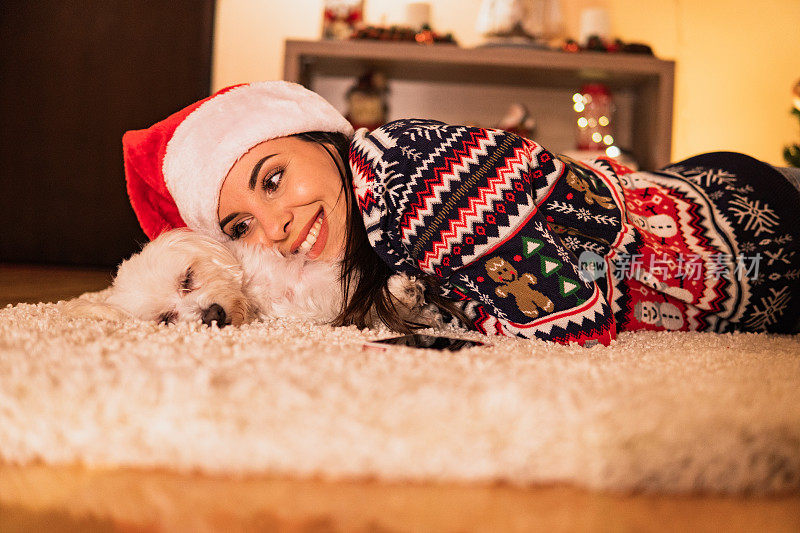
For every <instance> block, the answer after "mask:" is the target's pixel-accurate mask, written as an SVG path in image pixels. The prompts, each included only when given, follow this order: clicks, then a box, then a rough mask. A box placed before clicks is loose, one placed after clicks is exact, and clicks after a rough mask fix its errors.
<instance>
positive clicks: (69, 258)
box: [0, 0, 214, 265]
mask: <svg viewBox="0 0 800 533" xmlns="http://www.w3.org/2000/svg"><path fill="white" fill-rule="evenodd" d="M213 14H214V1H213V0H169V1H164V0H35V1H30V0H5V1H0V45H2V52H0V262H24V263H61V264H78V265H113V264H116V263H118V262H119V261H120V260H121V259H122V258H124V257H126V256H128V255H130V254H131V253H132V252H134V251H135V250H137V249H138V248H139V246H140V244H141V243H143V242H146V237H145V236H144V234H143V233H142V231H141V230H140V229H139V226H138V224H137V222H136V218H135V216H134V214H133V211H132V210H131V208H130V205H129V204H128V200H127V195H126V192H125V183H124V175H123V166H122V147H121V138H122V134H123V132H124V131H126V130H129V129H139V128H144V127H147V126H149V125H150V124H152V123H154V122H156V121H158V120H160V119H162V118H164V117H166V116H167V115H169V114H170V113H172V112H174V111H177V110H178V109H180V108H181V107H184V106H185V105H188V104H189V103H191V102H193V101H196V100H198V99H200V98H203V97H205V96H207V95H208V94H209V90H210V86H211V42H212V28H213Z"/></svg>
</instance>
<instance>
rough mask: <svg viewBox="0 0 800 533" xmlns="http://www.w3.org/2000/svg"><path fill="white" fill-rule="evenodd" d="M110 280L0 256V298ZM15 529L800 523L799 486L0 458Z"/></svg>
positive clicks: (763, 527)
mask: <svg viewBox="0 0 800 533" xmlns="http://www.w3.org/2000/svg"><path fill="white" fill-rule="evenodd" d="M110 280H111V275H110V272H108V271H105V270H100V269H75V268H49V267H28V266H11V265H0V305H3V306H4V305H5V304H7V303H11V304H15V303H17V302H38V301H58V300H63V299H68V298H72V297H74V296H77V295H79V294H81V293H82V292H85V291H93V290H100V289H103V288H105V287H107V286H108V285H109V283H110ZM1 350H2V346H0V351H1ZM0 408H1V406H0ZM17 531H22V532H39V531H47V532H50V531H76V532H77V531H80V532H84V531H126V532H133V531H143V532H144V531H148V532H150V531H153V532H155V531H192V532H195V531H298V532H300V531H302V532H334V531H337V532H339V531H340V532H350V531H364V532H367V531H370V532H384V533H387V532H401V531H403V532H404V531H413V532H417V531H421V532H428V531H430V532H439V531H441V532H450V531H452V532H468V531H485V532H506V531H508V532H511V531H547V532H551V531H609V532H616V531H631V532H633V531H714V532H717V531H720V532H732V531H753V532H800V494H795V495H788V496H783V497H773V498H763V497H733V496H709V495H705V496H703V495H684V496H676V495H643V494H637V495H630V494H611V493H602V492H592V491H586V490H583V489H578V488H575V487H568V486H543V487H530V488H515V487H508V486H482V485H433V484H430V485H409V484H399V485H396V484H381V483H375V482H369V481H349V482H345V481H338V482H334V481H322V480H293V479H281V478H274V477H263V478H255V479H227V478H222V477H208V476H201V475H182V474H176V473H170V472H145V471H132V470H117V469H109V470H103V469H87V468H81V467H77V466H71V467H70V466H61V467H50V466H44V465H27V466H23V467H20V466H14V465H2V464H0V532H17Z"/></svg>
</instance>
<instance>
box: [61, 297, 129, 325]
mask: <svg viewBox="0 0 800 533" xmlns="http://www.w3.org/2000/svg"><path fill="white" fill-rule="evenodd" d="M62 312H63V313H64V315H65V316H67V317H69V318H93V319H95V320H114V321H117V322H122V321H125V320H130V319H131V318H132V317H131V315H130V314H129V313H128V312H126V311H125V310H123V309H122V308H120V307H117V306H116V305H112V304H110V303H107V302H103V301H91V300H87V299H85V298H75V299H74V300H69V301H68V302H66V303H65V304H64V307H63V309H62Z"/></svg>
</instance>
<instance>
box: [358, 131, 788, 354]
mask: <svg viewBox="0 0 800 533" xmlns="http://www.w3.org/2000/svg"><path fill="white" fill-rule="evenodd" d="M349 159H350V167H351V170H352V173H353V186H354V189H355V194H356V197H357V201H358V206H359V209H360V212H361V214H362V217H363V219H364V224H365V226H366V229H367V234H368V236H369V240H370V243H371V244H372V246H373V248H374V249H375V251H376V252H377V253H378V254H379V255H380V257H381V258H382V259H383V260H384V261H385V262H386V263H387V264H389V265H390V266H391V267H392V268H393V269H394V270H395V271H399V272H406V273H409V274H415V273H417V274H418V273H426V274H432V275H434V276H436V277H438V278H439V279H440V280H441V285H442V291H443V295H444V296H446V297H447V298H449V299H451V300H453V301H455V302H456V303H457V305H459V306H460V307H461V309H462V310H463V311H464V313H465V314H466V315H467V316H468V317H469V319H470V320H472V322H473V324H472V325H473V326H474V327H475V328H476V329H477V330H479V331H481V332H483V333H486V334H502V335H516V336H521V337H526V338H539V339H544V340H549V341H556V342H561V343H569V342H578V343H580V344H587V343H589V344H594V343H596V342H601V343H603V344H607V343H608V342H610V341H611V340H612V339H614V338H615V336H616V332H617V331H618V330H631V329H659V330H710V331H717V332H725V331H731V330H744V331H764V332H789V331H791V330H792V328H793V327H794V325H795V323H796V322H797V316H798V314H800V253H798V252H799V250H798V245H799V244H800V235H798V231H799V230H798V228H800V193H798V191H797V190H796V189H795V188H794V187H793V186H792V185H791V184H790V183H789V182H788V181H787V180H786V179H785V178H784V177H783V176H782V175H781V174H780V173H778V172H777V171H775V170H774V169H773V168H772V167H770V166H769V165H766V164H764V163H761V162H759V161H757V160H755V159H752V158H750V157H747V156H744V155H741V154H734V153H716V154H706V155H703V156H697V157H694V158H691V159H688V160H686V161H683V162H681V163H677V164H674V165H672V166H670V167H667V168H665V169H663V170H662V171H659V172H652V173H651V172H633V171H631V170H630V169H628V168H626V167H624V166H622V165H620V164H619V163H617V162H616V161H614V160H613V159H610V158H597V159H593V160H590V161H585V162H578V161H574V160H571V159H569V158H566V157H564V156H558V155H556V154H553V153H551V152H549V151H548V150H546V149H545V148H543V147H542V146H540V145H538V144H537V143H535V142H533V141H531V140H529V139H525V138H522V137H519V136H517V135H514V134H511V133H507V132H504V131H500V130H492V129H481V128H474V127H465V126H453V125H447V124H443V123H441V122H437V121H431V120H416V119H414V120H398V121H395V122H391V123H389V124H387V125H385V126H383V127H381V128H378V129H376V130H374V131H372V132H368V131H367V130H366V129H362V130H359V131H358V132H356V135H355V137H354V139H353V142H352V144H351V148H350V157H349Z"/></svg>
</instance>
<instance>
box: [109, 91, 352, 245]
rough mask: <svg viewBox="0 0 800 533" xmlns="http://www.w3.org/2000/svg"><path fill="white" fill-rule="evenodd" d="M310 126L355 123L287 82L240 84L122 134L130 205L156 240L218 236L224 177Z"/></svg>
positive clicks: (348, 130) (329, 128)
mask: <svg viewBox="0 0 800 533" xmlns="http://www.w3.org/2000/svg"><path fill="white" fill-rule="evenodd" d="M309 131H326V132H341V133H344V134H345V135H347V136H348V137H352V135H353V128H352V127H351V126H350V123H349V122H347V120H346V119H345V118H344V117H343V116H342V115H341V114H340V113H339V112H338V111H336V109H335V108H334V107H333V106H332V105H331V104H329V103H328V102H327V101H325V100H324V99H323V98H322V97H321V96H319V95H318V94H316V93H314V92H311V91H309V90H308V89H306V88H305V87H303V86H301V85H297V84H295V83H289V82H285V81H266V82H257V83H249V84H243V85H234V86H232V87H227V88H225V89H222V90H220V91H218V92H217V93H215V94H213V95H211V96H209V97H208V98H206V99H204V100H200V101H199V102H195V103H194V104H192V105H190V106H189V107H186V108H185V109H182V110H180V111H178V112H177V113H174V114H173V115H170V116H169V117H167V118H166V119H164V120H162V121H161V122H158V123H156V124H154V125H153V126H151V127H150V128H147V129H144V130H135V131H128V132H126V133H125V135H123V137H122V149H123V154H124V159H125V179H126V181H127V186H128V196H129V197H130V201H131V206H133V210H134V212H135V213H136V217H137V218H138V219H139V224H140V225H141V226H142V229H143V230H144V232H145V234H146V235H147V236H148V237H149V238H151V239H154V238H155V237H157V236H158V235H159V234H160V233H161V232H163V231H166V230H168V229H173V228H180V227H183V226H188V227H189V228H191V229H193V230H195V231H198V232H201V233H205V234H206V235H209V236H211V237H214V238H217V239H223V240H224V239H227V237H226V236H225V234H224V233H223V232H222V230H221V229H220V228H219V222H218V220H217V206H218V204H219V192H220V189H221V188H222V182H223V181H224V180H225V176H226V175H227V174H228V171H229V170H230V169H231V167H232V166H233V164H234V163H235V162H236V161H237V160H238V159H239V158H240V157H242V156H243V155H244V154H245V153H247V151H248V150H250V149H251V148H252V147H254V146H255V145H257V144H260V143H262V142H264V141H268V140H270V139H275V138H277V137H284V136H287V135H294V134H297V133H304V132H309Z"/></svg>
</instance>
